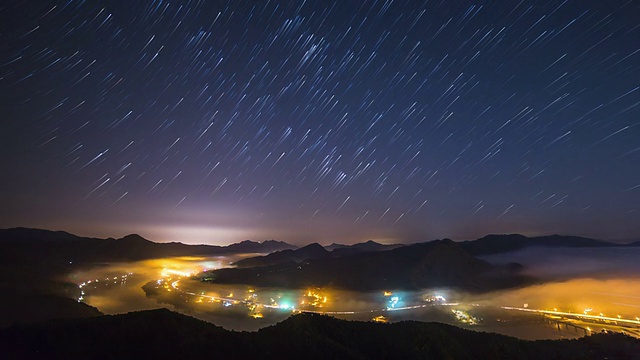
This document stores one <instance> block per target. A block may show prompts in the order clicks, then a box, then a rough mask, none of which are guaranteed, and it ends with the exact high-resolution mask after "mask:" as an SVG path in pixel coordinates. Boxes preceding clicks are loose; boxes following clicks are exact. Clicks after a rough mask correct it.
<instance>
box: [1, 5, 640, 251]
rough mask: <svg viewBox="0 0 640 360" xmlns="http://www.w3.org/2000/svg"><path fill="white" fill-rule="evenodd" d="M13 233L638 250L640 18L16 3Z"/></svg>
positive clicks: (9, 93) (7, 213) (619, 9)
mask: <svg viewBox="0 0 640 360" xmlns="http://www.w3.org/2000/svg"><path fill="white" fill-rule="evenodd" d="M0 33H1V36H2V41H1V42H0V89H1V110H2V117H1V119H2V120H1V131H0V165H1V170H0V227H14V226H27V227H42V228H48V229H52V230H58V229H60V230H66V231H70V232H74V233H78V234H80V235H85V236H100V237H107V236H114V237H118V236H122V235H124V234H128V233H140V234H141V235H143V236H145V237H147V238H150V239H152V240H156V241H169V240H175V241H182V242H187V243H202V242H207V243H214V244H227V243H230V242H236V241H241V240H244V239H253V240H265V239H272V238H274V239H278V240H286V241H289V242H292V243H297V244H303V243H307V242H311V241H319V242H321V243H325V244H328V243H331V242H334V241H336V242H347V243H348V242H359V241H365V240H367V239H374V240H377V241H383V242H414V241H426V240H432V239H436V238H443V237H450V238H454V239H471V238H476V237H480V236H483V235H486V234H488V233H513V232H518V233H522V234H525V235H537V234H551V233H561V234H573V235H583V236H590V237H596V238H603V239H633V238H638V237H640V2H639V1H636V0H631V1H571V0H566V1H526V0H523V1H519V0H516V1H496V2H487V3H486V4H484V2H482V1H480V2H467V1H445V0H442V1H433V0H431V1H400V0H395V1H393V0H387V1H385V0H381V1H367V2H365V1H334V2H331V1H266V0H265V1H213V0H212V1H204V0H202V1H160V0H158V1H121V0H113V1H100V0H91V1H71V0H69V1H36V0H28V1H17V0H15V1H3V2H2V5H0Z"/></svg>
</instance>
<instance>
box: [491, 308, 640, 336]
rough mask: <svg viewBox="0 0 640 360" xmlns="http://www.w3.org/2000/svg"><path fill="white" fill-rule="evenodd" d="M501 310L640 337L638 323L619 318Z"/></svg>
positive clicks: (544, 311)
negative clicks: (545, 316)
mask: <svg viewBox="0 0 640 360" xmlns="http://www.w3.org/2000/svg"><path fill="white" fill-rule="evenodd" d="M501 308H502V309H505V310H515V311H522V312H528V313H535V314H542V315H551V316H558V317H561V318H566V319H569V320H571V321H572V325H580V326H581V327H583V328H584V327H586V330H588V331H591V330H590V329H589V327H588V325H597V326H599V327H603V328H606V329H608V330H611V331H618V332H625V333H629V334H630V335H633V336H636V337H640V321H639V320H632V319H625V318H621V317H610V316H603V315H589V314H584V313H572V312H566V311H557V310H542V309H531V308H520V307H510V306H502V307H501Z"/></svg>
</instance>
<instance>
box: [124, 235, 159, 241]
mask: <svg viewBox="0 0 640 360" xmlns="http://www.w3.org/2000/svg"><path fill="white" fill-rule="evenodd" d="M118 240H119V241H130V242H131V241H137V242H142V241H144V242H151V241H150V240H147V239H145V238H143V237H142V236H141V235H138V234H129V235H126V236H124V237H122V238H120V239H118Z"/></svg>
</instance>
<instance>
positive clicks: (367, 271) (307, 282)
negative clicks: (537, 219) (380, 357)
mask: <svg viewBox="0 0 640 360" xmlns="http://www.w3.org/2000/svg"><path fill="white" fill-rule="evenodd" d="M303 250H304V253H303V252H302V251H303ZM334 251H335V250H334ZM296 255H297V256H298V258H297V259H302V258H304V257H305V256H311V257H308V258H307V259H303V260H297V259H296V258H295V256H296ZM247 260H252V259H247ZM259 260H260V261H259ZM280 260H282V261H281V262H278V261H280ZM258 261H259V262H258ZM252 263H253V264H254V265H255V264H256V263H269V265H266V266H254V267H239V268H227V269H219V270H215V271H210V272H207V273H206V275H205V276H206V277H207V279H208V280H209V281H213V282H216V283H224V284H251V285H255V286H275V287H286V288H301V287H306V286H319V287H322V286H331V287H336V288H343V289H350V290H361V291H369V290H380V289H390V288H391V289H395V288H403V289H420V288H426V287H438V286H448V287H456V288H460V289H466V290H471V291H485V290H490V289H495V288H503V287H509V286H516V285H520V284H522V283H523V282H524V281H526V280H527V279H526V278H525V277H523V276H521V275H519V274H516V273H515V272H513V271H510V269H517V268H518V267H517V266H510V267H504V268H503V267H499V266H495V265H491V264H489V263H488V262H486V261H483V260H480V259H478V258H476V257H474V256H473V255H471V254H469V253H468V252H467V251H465V250H464V249H463V248H462V247H461V246H460V245H459V244H457V243H456V242H454V241H452V240H448V239H445V240H436V241H431V242H426V243H418V244H414V245H407V246H402V247H398V248H395V249H393V250H387V251H369V252H358V253H353V254H351V253H347V254H343V255H341V256H332V252H329V251H327V250H326V249H324V248H322V247H321V246H320V245H317V244H316V245H310V246H309V247H307V248H301V249H298V250H295V251H283V252H278V253H273V254H271V255H267V256H265V257H262V258H258V259H253V260H252ZM244 264H245V265H246V263H244Z"/></svg>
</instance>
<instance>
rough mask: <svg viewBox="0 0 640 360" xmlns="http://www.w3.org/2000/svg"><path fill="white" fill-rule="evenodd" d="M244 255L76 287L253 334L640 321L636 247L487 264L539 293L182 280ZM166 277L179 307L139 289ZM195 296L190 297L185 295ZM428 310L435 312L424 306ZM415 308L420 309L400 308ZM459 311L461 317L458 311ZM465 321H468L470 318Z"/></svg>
mask: <svg viewBox="0 0 640 360" xmlns="http://www.w3.org/2000/svg"><path fill="white" fill-rule="evenodd" d="M251 255H254V254H251ZM245 256H248V255H245ZM241 257H243V256H241V255H238V256H233V257H229V256H218V257H212V258H202V257H180V258H170V259H154V260H147V261H139V262H131V263H114V264H102V265H96V266H94V267H92V268H89V269H85V270H83V271H78V272H75V273H73V274H71V275H70V279H71V281H73V282H75V283H77V284H82V283H84V286H83V291H85V294H84V297H83V299H82V300H83V301H85V302H86V303H88V304H89V305H92V306H95V307H97V308H98V309H99V310H100V311H102V312H104V313H107V314H114V313H124V312H129V311H135V310H142V309H153V308H159V307H168V308H171V309H177V310H179V311H181V312H184V313H187V314H189V315H192V316H195V317H198V318H201V319H203V320H207V321H211V322H214V323H216V324H217V325H220V326H223V327H226V328H230V329H236V330H256V329H258V328H261V327H264V326H267V325H270V324H273V323H276V322H277V321H280V320H282V319H284V318H286V317H287V316H288V315H289V314H291V310H290V309H289V308H290V307H296V308H298V309H305V310H313V311H319V312H353V314H351V313H349V314H335V316H338V317H341V318H346V319H354V320H355V319H357V320H371V319H372V318H373V317H375V316H384V317H385V318H387V319H389V320H391V321H399V320H407V319H414V320H423V321H440V322H449V323H453V324H458V325H462V326H466V327H469V326H472V325H471V324H473V323H474V321H477V322H479V323H480V324H481V325H473V326H475V328H476V329H478V330H487V331H496V332H502V333H507V334H510V335H514V336H518V337H522V338H560V337H575V336H581V335H584V334H583V333H580V332H578V331H576V333H575V334H568V333H557V332H556V333H554V332H553V330H554V326H555V325H548V324H546V325H544V324H542V325H540V324H537V323H536V321H538V322H539V317H538V318H536V319H538V320H536V321H533V322H531V321H526V322H524V323H523V322H522V321H518V319H516V318H515V317H514V315H513V314H511V313H507V311H503V310H501V309H500V307H502V306H508V307H518V308H528V309H541V310H545V309H547V310H553V309H557V310H558V311H566V312H572V313H583V312H586V313H589V314H603V315H604V316H610V317H617V316H621V317H623V318H628V319H635V318H636V317H638V316H640V276H638V275H636V274H640V262H638V261H637V259H638V258H639V257H640V249H637V248H605V249H595V248H588V249H565V248H561V249H542V248H533V249H527V250H521V251H517V252H512V253H506V254H499V255H491V256H484V257H482V258H483V259H484V260H486V261H489V262H492V263H496V264H501V263H507V262H520V263H522V264H523V265H525V269H526V270H525V271H526V272H527V273H528V274H529V275H532V276H535V277H536V278H537V279H540V281H539V282H538V283H537V284H535V285H532V286H527V287H524V288H520V289H510V290H503V291H497V292H492V293H485V294H466V293H461V292H455V291H451V290H448V289H425V290H423V291H419V292H405V291H396V289H388V291H389V292H393V294H386V295H385V294H383V293H382V292H375V293H359V292H350V291H342V290H335V289H260V288H253V287H251V286H250V285H236V286H229V285H227V286H221V285H216V284H210V283H205V282H201V281H196V280H191V279H188V278H186V277H185V275H188V274H195V273H197V272H200V271H204V270H208V269H217V268H221V267H228V266H230V263H232V262H233V261H236V260H237V259H239V258H241ZM123 275H126V276H124V277H123ZM181 276H182V277H181ZM163 278H164V279H168V278H171V279H172V280H171V281H167V282H166V284H165V289H166V291H167V292H171V291H173V292H174V293H175V294H177V292H182V295H180V296H181V297H180V299H179V300H177V298H176V299H174V300H175V301H174V300H171V298H168V297H167V296H169V295H170V293H167V294H166V295H163V299H162V300H161V299H160V298H158V297H157V296H151V297H147V294H146V293H145V291H144V290H142V286H143V285H145V284H146V283H148V282H150V281H157V280H160V279H163ZM106 279H109V280H108V281H107V280H106ZM175 279H181V280H180V283H179V284H175V285H176V287H175V288H172V287H170V286H169V283H170V282H172V281H175ZM95 280H99V281H98V282H96V281H95ZM88 281H91V282H90V283H88ZM178 285H179V286H178ZM158 287H159V288H160V286H159V285H158ZM309 290H313V293H314V294H315V293H317V294H316V295H318V296H319V297H318V299H322V300H325V299H323V298H324V297H325V296H326V300H325V301H324V302H322V301H320V302H321V304H320V305H319V306H311V305H310V304H309V301H310V299H312V298H311V297H309V296H307V295H309V294H307V292H309ZM189 293H190V294H192V295H193V296H191V295H186V294H189ZM229 295H231V297H229ZM314 296H315V295H314ZM435 296H442V297H443V298H444V299H446V300H444V301H442V300H438V301H439V302H438V304H439V305H441V306H431V305H430V304H433V302H432V303H429V302H428V301H425V300H428V299H429V298H431V299H432V300H433V298H434V297H435ZM252 297H253V298H252ZM220 298H222V299H224V298H233V299H237V300H239V301H242V300H243V299H252V300H251V301H254V302H255V303H259V304H264V305H267V307H265V308H263V310H264V311H262V312H260V311H259V309H260V308H261V306H258V309H255V308H254V309H250V308H248V307H246V306H244V305H243V304H241V303H233V302H227V301H224V300H220ZM393 298H396V299H395V300H392V299H393ZM167 299H169V300H167ZM214 299H215V301H214ZM203 300H204V301H203ZM159 301H162V302H159ZM176 301H179V303H176ZM304 301H306V303H303V302H304ZM394 301H395V303H394ZM238 304H239V305H238ZM274 304H275V305H274ZM425 304H427V305H428V306H426V307H423V306H422V305H425ZM274 306H275V307H274ZM413 306H418V307H416V308H413V309H405V310H396V309H397V308H407V307H413ZM277 307H281V308H277ZM453 310H455V311H453ZM458 310H460V311H462V313H457V312H456V311H458ZM461 314H462V315H461ZM256 315H260V316H256ZM525 315H527V314H523V315H522V316H525ZM465 316H469V317H470V320H469V319H465ZM518 316H520V315H518ZM529 316H531V315H529ZM467 320H469V321H467ZM509 324H510V325H509ZM514 324H518V326H515V325H514ZM509 326H511V327H509ZM545 326H546V327H545Z"/></svg>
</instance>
